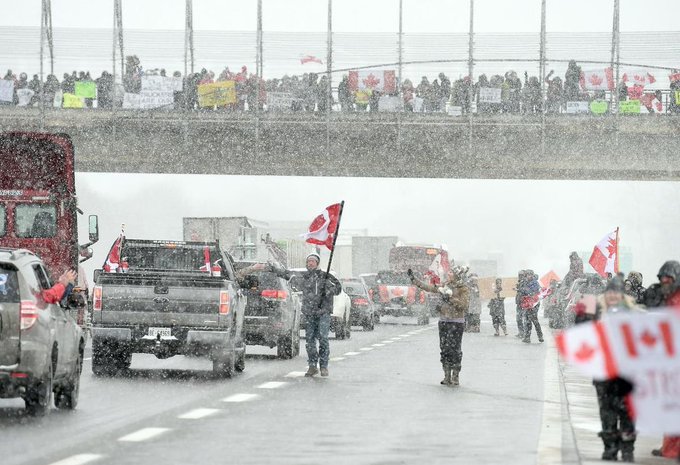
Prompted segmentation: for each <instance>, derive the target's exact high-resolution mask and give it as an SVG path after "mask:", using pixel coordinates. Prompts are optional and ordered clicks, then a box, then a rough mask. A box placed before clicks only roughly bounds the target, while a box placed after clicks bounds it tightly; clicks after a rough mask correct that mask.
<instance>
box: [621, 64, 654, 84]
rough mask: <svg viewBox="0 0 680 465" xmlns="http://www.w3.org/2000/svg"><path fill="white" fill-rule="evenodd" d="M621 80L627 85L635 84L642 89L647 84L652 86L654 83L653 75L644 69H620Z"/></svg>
mask: <svg viewBox="0 0 680 465" xmlns="http://www.w3.org/2000/svg"><path fill="white" fill-rule="evenodd" d="M621 80H622V81H623V82H625V83H627V84H629V85H630V84H637V85H639V86H643V87H644V86H646V85H647V84H654V83H655V82H656V78H655V77H654V75H653V74H652V73H650V72H649V70H647V69H644V68H627V69H622V70H621Z"/></svg>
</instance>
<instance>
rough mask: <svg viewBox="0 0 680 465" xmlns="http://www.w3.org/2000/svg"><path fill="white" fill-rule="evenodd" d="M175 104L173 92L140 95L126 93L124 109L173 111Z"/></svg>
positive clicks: (143, 92)
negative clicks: (162, 109) (163, 109)
mask: <svg viewBox="0 0 680 465" xmlns="http://www.w3.org/2000/svg"><path fill="white" fill-rule="evenodd" d="M174 104H175V96H174V93H173V92H168V91H148V90H145V91H142V92H140V93H139V94H131V93H127V92H126V93H125V96H124V97H123V108H129V109H134V110H151V109H154V108H165V109H172V108H173V107H174Z"/></svg>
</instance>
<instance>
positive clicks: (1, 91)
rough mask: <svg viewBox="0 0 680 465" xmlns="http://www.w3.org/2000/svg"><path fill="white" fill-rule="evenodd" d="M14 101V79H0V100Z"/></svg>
mask: <svg viewBox="0 0 680 465" xmlns="http://www.w3.org/2000/svg"><path fill="white" fill-rule="evenodd" d="M12 101H14V81H6V80H4V79H0V102H10V103H11V102H12Z"/></svg>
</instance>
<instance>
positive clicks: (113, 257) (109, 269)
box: [102, 232, 125, 273]
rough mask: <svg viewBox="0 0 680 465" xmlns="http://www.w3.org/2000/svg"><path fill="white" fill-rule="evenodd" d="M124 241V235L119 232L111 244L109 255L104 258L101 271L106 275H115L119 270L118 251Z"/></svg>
mask: <svg viewBox="0 0 680 465" xmlns="http://www.w3.org/2000/svg"><path fill="white" fill-rule="evenodd" d="M124 240H125V235H124V234H123V233H122V232H121V233H120V236H118V239H116V240H115V241H114V242H113V245H112V246H111V250H109V254H108V255H107V256H106V261H105V262H104V266H103V267H102V269H103V270H104V271H105V272H106V273H116V272H118V269H119V268H120V250H121V249H122V247H123V241H124ZM121 271H122V270H121Z"/></svg>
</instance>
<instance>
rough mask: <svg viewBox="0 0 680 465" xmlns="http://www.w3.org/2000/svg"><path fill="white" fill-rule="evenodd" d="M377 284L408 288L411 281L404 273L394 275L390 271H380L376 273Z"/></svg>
mask: <svg viewBox="0 0 680 465" xmlns="http://www.w3.org/2000/svg"><path fill="white" fill-rule="evenodd" d="M377 282H378V284H387V285H392V286H410V285H411V280H410V279H409V277H408V275H406V273H395V272H392V271H381V272H380V273H378V280H377Z"/></svg>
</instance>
